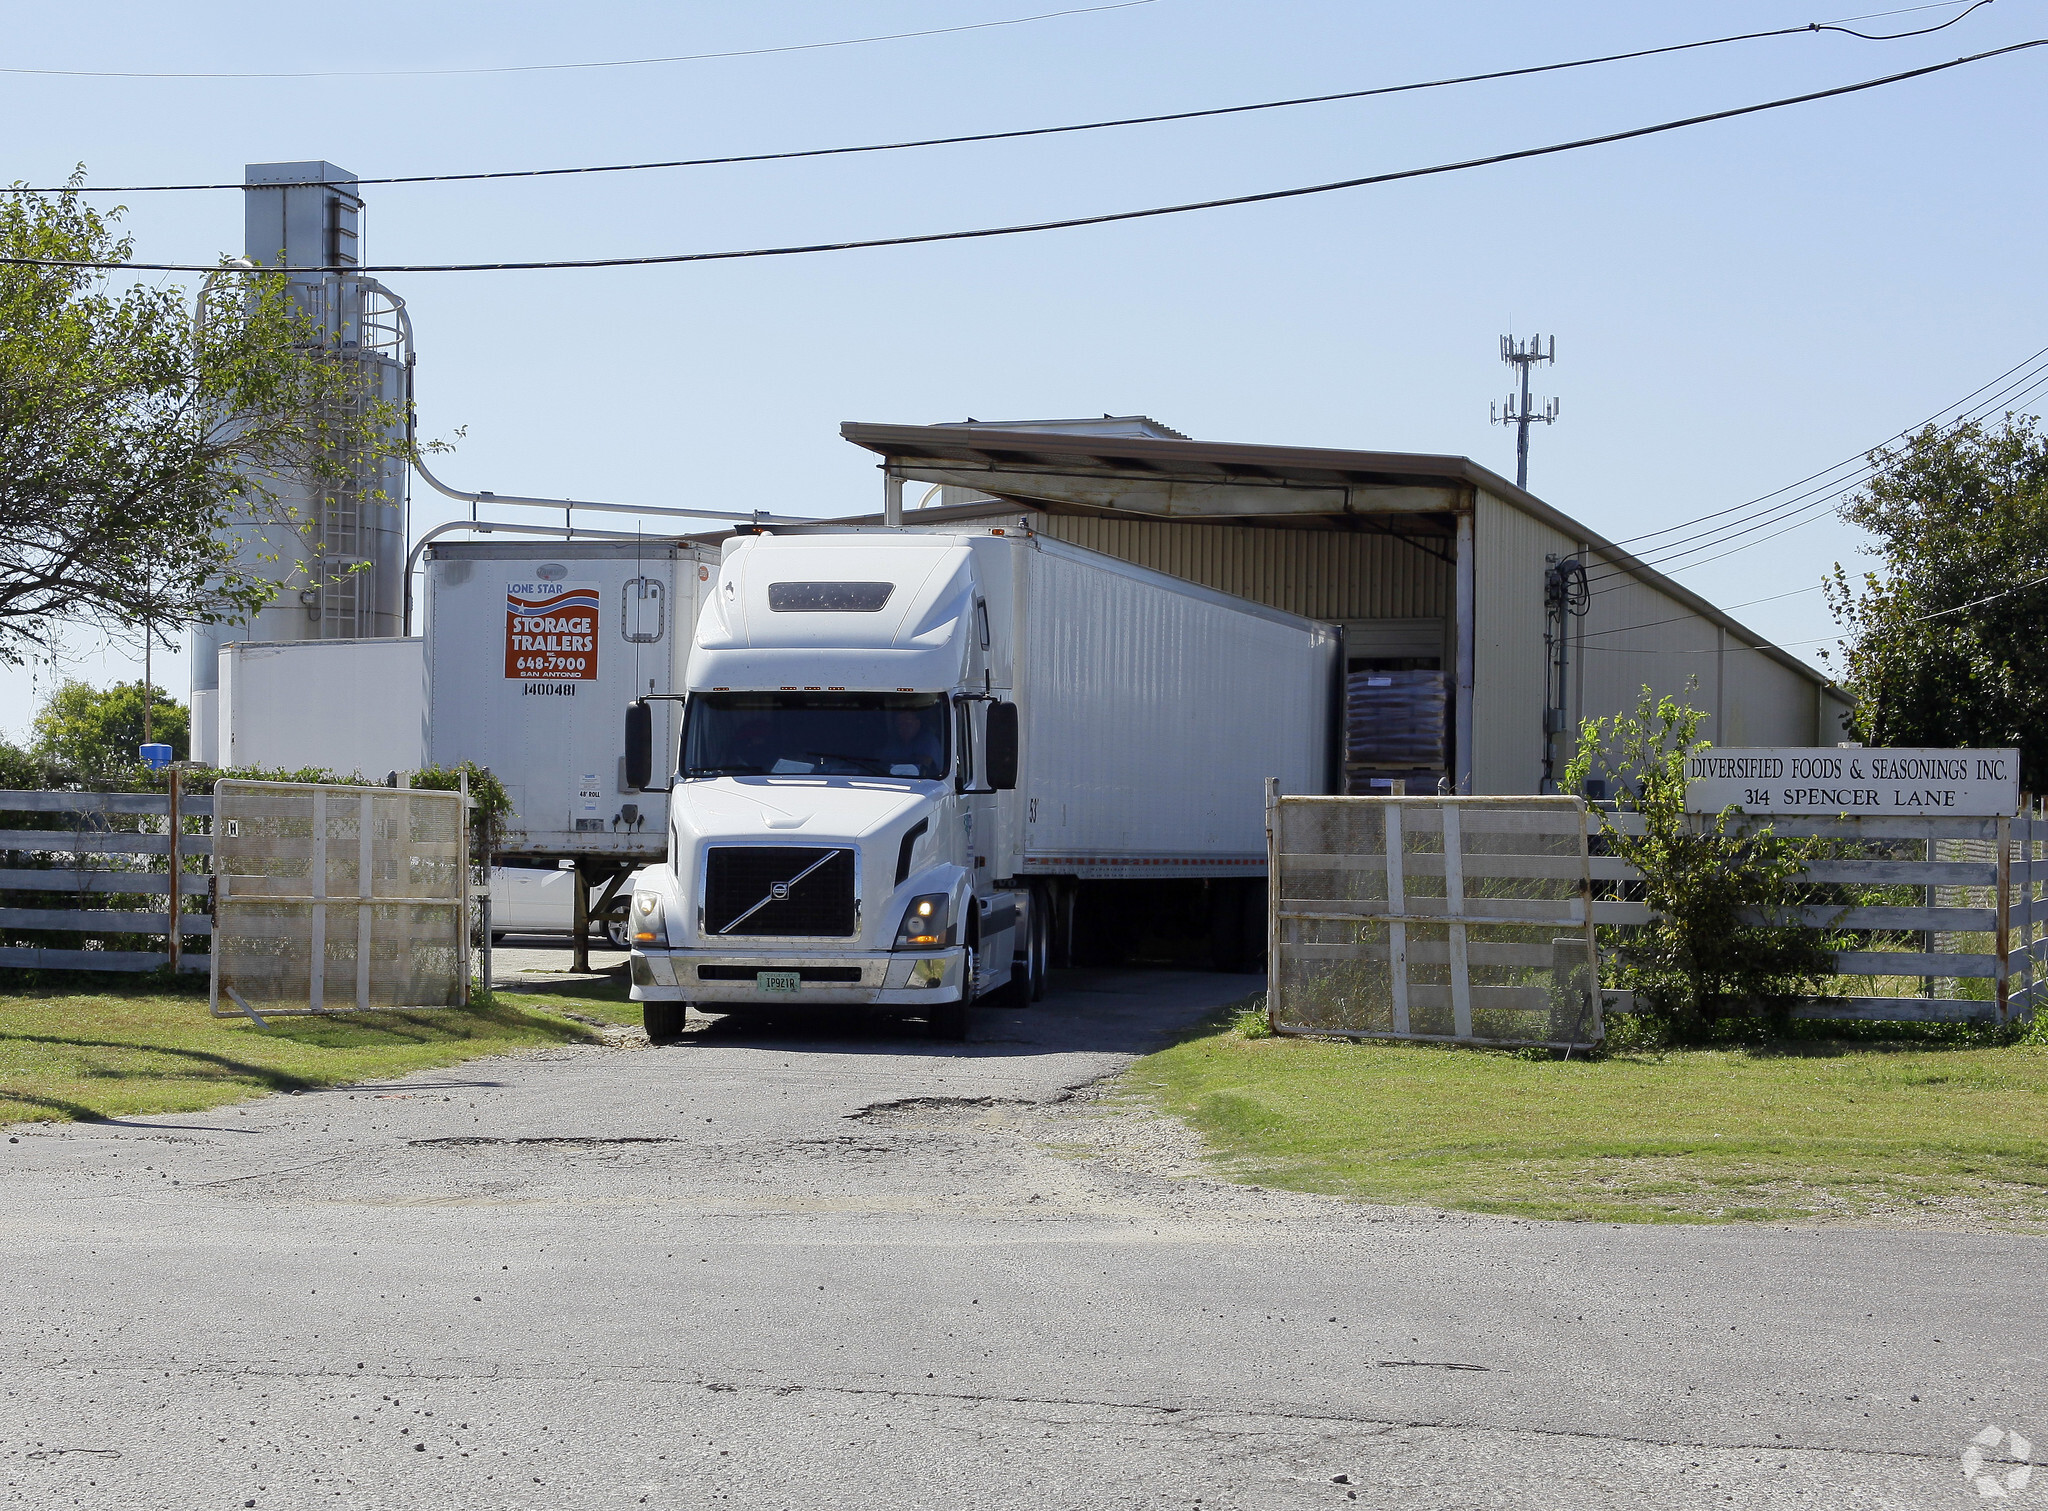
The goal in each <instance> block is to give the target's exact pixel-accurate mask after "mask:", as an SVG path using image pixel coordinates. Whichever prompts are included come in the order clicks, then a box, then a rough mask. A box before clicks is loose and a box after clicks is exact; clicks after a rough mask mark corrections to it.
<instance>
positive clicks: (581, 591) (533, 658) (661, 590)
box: [426, 539, 718, 879]
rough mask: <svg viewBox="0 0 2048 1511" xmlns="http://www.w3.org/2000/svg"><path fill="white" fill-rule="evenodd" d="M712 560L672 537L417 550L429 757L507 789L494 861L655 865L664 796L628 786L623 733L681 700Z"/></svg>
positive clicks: (586, 873) (662, 836) (662, 845)
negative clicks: (647, 703)
mask: <svg viewBox="0 0 2048 1511" xmlns="http://www.w3.org/2000/svg"><path fill="white" fill-rule="evenodd" d="M717 561H718V555H717V552H716V551H712V550H706V549H704V548H701V547H698V546H695V545H692V544H690V543H689V542H686V541H677V540H672V539H658V540H649V541H645V542H639V541H559V542H541V543H535V542H533V541H512V542H498V541H460V542H439V543H436V544H434V545H432V546H430V547H429V548H428V549H427V553H426V577H427V590H426V605H427V610H426V644H427V693H428V716H427V755H428V759H429V760H430V761H431V762H432V763H433V764H436V765H443V766H446V765H453V764H455V763H456V762H459V761H465V760H467V761H474V762H476V763H477V764H478V765H480V766H488V767H489V768H490V769H491V771H492V773H493V775H495V776H496V777H497V778H498V780H499V781H500V782H502V783H503V784H504V786H505V790H506V794H507V795H508V796H509V797H510V798H511V800H512V806H513V809H514V812H515V814H516V817H515V819H514V821H513V824H512V828H511V832H510V833H509V834H508V835H507V837H506V842H505V845H504V847H503V853H507V854H513V855H528V856H537V857H559V858H563V859H574V860H579V861H581V862H584V863H585V864H584V869H583V870H581V871H579V872H578V875H579V876H582V877H584V878H586V879H591V878H594V877H599V876H603V875H605V874H611V875H620V874H623V871H624V870H625V869H626V868H628V867H630V866H631V865H633V864H638V863H641V862H645V861H649V860H654V859H658V858H660V857H661V856H662V855H663V854H664V853H665V851H666V849H667V832H666V828H665V820H666V815H667V801H666V798H665V796H664V795H663V794H662V793H660V792H653V793H645V792H642V791H640V790H639V788H637V787H629V786H627V785H626V782H625V775H624V762H623V758H622V757H621V755H620V747H619V725H620V720H621V719H622V717H623V715H624V711H625V708H626V705H627V704H628V703H630V702H632V701H633V700H634V699H636V698H643V697H645V696H647V695H648V694H650V693H653V694H657V695H659V694H666V693H671V692H675V691H679V690H680V689H681V688H682V686H683V675H684V669H685V667H686V666H687V664H688V661H689V652H690V627H691V626H692V625H693V624H695V623H696V619H697V605H698V601H699V594H700V592H701V591H702V590H703V589H705V588H706V587H708V585H709V582H710V578H711V575H712V572H713V571H714V569H715V568H716V565H717ZM672 706H673V705H668V704H657V705H656V709H657V723H661V722H662V720H663V719H664V718H665V717H666V716H667V713H668V710H669V709H670V708H671V707H672Z"/></svg>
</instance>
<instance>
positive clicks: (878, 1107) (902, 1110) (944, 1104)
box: [846, 1097, 1045, 1123]
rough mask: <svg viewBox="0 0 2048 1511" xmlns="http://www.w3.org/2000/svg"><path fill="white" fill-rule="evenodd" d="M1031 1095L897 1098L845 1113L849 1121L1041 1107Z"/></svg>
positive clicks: (874, 1121) (887, 1119) (886, 1120)
mask: <svg viewBox="0 0 2048 1511" xmlns="http://www.w3.org/2000/svg"><path fill="white" fill-rule="evenodd" d="M1043 1105H1045V1104H1044V1103H1042V1102H1034V1101H1032V1100H1031V1099H1030V1098H1029V1097H898V1098H896V1099H895V1100H894V1101H889V1102H870V1103H868V1105H867V1106H865V1107H863V1108H861V1109H860V1110H859V1111H858V1112H849V1113H847V1114H846V1119H847V1121H848V1122H862V1123H878V1122H879V1123H886V1122H911V1121H916V1120H918V1119H921V1118H928V1117H930V1116H932V1115H933V1114H934V1113H940V1114H944V1113H948V1112H958V1113H968V1112H988V1111H990V1110H992V1109H994V1108H997V1107H1040V1106H1043Z"/></svg>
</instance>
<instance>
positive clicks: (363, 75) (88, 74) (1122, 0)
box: [0, 0, 1969, 79]
mask: <svg viewBox="0 0 2048 1511" xmlns="http://www.w3.org/2000/svg"><path fill="white" fill-rule="evenodd" d="M1153 3H1155V0H1115V3H1114V4H1110V5H1085V6H1081V7H1079V8H1078V9H1074V10H1054V11H1045V12H1042V13H1041V14H1039V15H1035V16H1014V17H1012V18H1010V19H1009V20H1007V21H976V22H973V23H972V24H970V25H967V26H935V27H932V28H930V29H929V30H926V31H898V32H886V33H883V34H882V35H880V36H874V37H842V38H840V39H838V40H837V41H832V42H793V43H790V44H789V45H787V46H784V47H748V48H742V49H740V50H738V51H735V52H693V53H678V54H676V55H674V56H672V57H663V58H613V59H608V60H605V61H602V62H597V63H510V64H501V65H496V66H485V67H479V68H372V69H333V70H327V71H322V72H313V73H146V72H140V71H128V70H117V69H84V68H0V73H13V74H34V75H38V76H41V77H44V78H61V79H432V78H449V77H453V76H457V75H472V74H494V73H563V72H567V71H570V70H573V69H582V68H647V67H651V66H653V65H655V64H659V63H704V62H710V61H712V60H714V59H718V58H761V57H767V56H769V55H770V54H772V53H785V52H818V51H822V50H823V49H826V48H832V47H865V46H867V45H868V44H870V43H873V42H903V41H908V40H909V39H911V38H914V37H944V36H950V35H951V34H953V33H955V32H963V31H988V30H990V29H991V28H994V27H999V26H1025V25H1028V24H1029V23H1031V22H1033V21H1053V20H1057V19H1059V18H1060V17H1062V16H1092V15H1095V14H1097V13H1098V12H1101V11H1111V10H1129V9H1131V8H1132V7H1133V6H1138V5H1151V4H1153ZM1968 14H1969V12H1968V11H1964V12H1963V15H1964V16H1967V15H1968ZM1956 19H1957V20H1958V21H1960V20H1961V19H1962V16H1958V17H1957V18H1956ZM1909 35H1910V34H1909Z"/></svg>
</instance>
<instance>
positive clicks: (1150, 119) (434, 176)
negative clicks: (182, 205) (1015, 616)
mask: <svg viewBox="0 0 2048 1511" xmlns="http://www.w3.org/2000/svg"><path fill="white" fill-rule="evenodd" d="M1989 4H1991V0H1976V3H1975V4H1973V5H1971V6H1970V8H1969V10H1966V11H1964V12H1963V13H1962V15H1959V16H1955V17H1952V18H1951V19H1949V20H1947V21H1944V22H1942V23H1941V25H1940V26H1930V27H1926V28H1924V29H1922V30H1920V31H1910V32H1898V33H1895V34H1892V35H1890V36H1870V35H1867V34H1866V33H1863V32H1856V31H1850V30H1849V29H1848V28H1847V27H1845V26H1839V25H1836V24H1835V23H1833V22H1825V21H1814V22H1809V23H1808V24H1807V25H1804V26H1784V27H1779V28H1778V29H1777V30H1775V31H1753V32H1740V33H1736V34H1734V35H1731V36H1726V37H1709V38H1706V39H1705V40H1703V41H1698V42H1676V43H1672V44H1671V45H1669V46H1666V47H1646V48H1640V49H1638V50H1636V51H1634V52H1618V53H1608V54H1606V55H1604V56H1601V57H1597V58H1576V59H1573V60H1571V61H1569V62H1564V63H1539V64H1534V65H1532V66H1529V67H1526V68H1506V69H1500V70H1497V71H1496V72H1493V73H1473V74H1461V75H1459V76H1457V77H1455V78H1448V79H1429V80H1426V81H1423V82H1421V83H1413V84H1386V85H1381V86H1379V87H1377V88H1373V89H1350V90H1345V91H1342V92H1341V93H1337V94H1311V95H1298V96H1295V97H1293V98H1291V99H1285V100H1262V101H1259V102H1257V103H1255V104H1250V105H1217V106H1212V107H1210V108H1208V109H1203V110H1179V111H1173V112H1170V113H1167V114H1164V115H1134V116H1123V117H1120V118H1118V119H1115V120H1107V121H1083V122H1080V123H1078V124H1073V125H1065V126H1029V127H1024V128H1021V129H1019V130H1016V131H983V132H976V133H974V134H972V135H966V136H932V137H919V138H916V139H913V140H910V141H902V142H874V143H869V144H867V145H864V146H856V147H808V148H802V149H798V150H794V151H789V152H750V153H741V154H736V155H732V156H727V157H688V158H673V159H668V160H664V161H659V162H645V163H603V164H598V165H595V166H591V167H580V168H508V169H503V170H500V171H497V172H488V173H414V174H402V175H396V176H390V177H385V178H355V179H350V180H349V181H348V184H347V187H350V188H360V187H364V186H366V185H376V184H457V183H475V182H479V181H482V180H490V179H506V178H563V177H574V176H582V175H589V174H597V173H645V172H649V171H652V170H656V169H668V168H717V167H730V166H734V165H737V164H742V163H780V162H790V161H794V160H796V159H800V158H813V157H847V156H853V155H856V154H860V153H869V152H905V151H910V150H913V149H916V148H923V147H957V146H963V145H966V144H969V143H975V142H1010V141H1018V140H1022V139H1024V138H1027V137H1040V136H1065V135H1070V134H1072V133H1075V132H1081V131H1111V130H1119V129H1122V128H1124V127H1128V126H1156V125H1161V124H1164V123H1167V122H1172V121H1197V120H1206V119H1211V118H1214V117H1217V116H1226V115H1249V114H1252V113H1254V112H1257V111H1263V110H1288V109H1292V108H1294V107H1295V106H1299V105H1327V104H1331V103H1333V102H1336V101H1339V100H1364V99H1372V98H1375V97H1377V96H1380V95H1392V94H1409V93H1413V92H1414V91H1416V90H1423V89H1446V88H1450V87H1452V86H1454V85H1461V84H1483V83H1488V82H1491V81H1493V80H1497V79H1516V78H1524V77H1527V76H1529V75H1532V74H1542V73H1557V72H1560V71H1562V70H1565V69H1572V68H1591V67H1594V66H1596V65H1599V64H1603V63H1622V62H1628V61H1630V60H1633V59H1636V58H1651V57H1656V56H1658V55H1660V54H1663V53H1674V52H1689V51H1692V50H1694V49H1697V48H1702V47H1721V46H1724V45H1726V44H1728V43H1731V42H1753V41H1756V40H1758V39H1761V38H1768V37H1789V36H1798V35H1801V34H1804V33H1812V32H1824V31H1838V32H1843V33H1845V34H1847V35H1849V36H1852V37H1862V38H1863V39H1864V40H1865V41H1871V42H1892V41H1898V40H1900V39H1902V38H1905V37H1922V36H1926V35H1927V34H1928V33H1929V32H1936V31H1942V30H1944V29H1946V28H1948V27H1951V26H1954V25H1955V24H1956V23H1957V22H1958V21H1961V20H1963V19H1964V17H1966V16H1968V15H1969V14H1970V12H1971V11H1974V10H1977V9H1979V8H1980V7H1982V6H1985V5H1989ZM1058 14H1061V15H1067V14H1074V13H1072V12H1065V11H1062V12H1059V13H1058ZM1026 19H1037V18H1026ZM991 24H997V25H1014V24H1016V23H1013V22H1000V23H991ZM915 35H923V33H916V34H915ZM817 45H823V46H836V45H839V44H817ZM565 66H584V65H565ZM588 66H593V67H594V66H599V65H588ZM6 71H7V70H5V69H0V73H4V72H6ZM272 187H275V186H274V185H270V184H248V183H220V184H126V185H108V186H100V185H92V186H86V185H79V186H78V187H77V188H76V190H75V191H70V190H67V189H64V188H30V187H27V186H23V185H12V186H0V193H7V194H61V193H65V192H77V193H82V194H163V193H184V192H188V191H191V190H203V189H244V190H246V189H251V188H257V189H266V188H272Z"/></svg>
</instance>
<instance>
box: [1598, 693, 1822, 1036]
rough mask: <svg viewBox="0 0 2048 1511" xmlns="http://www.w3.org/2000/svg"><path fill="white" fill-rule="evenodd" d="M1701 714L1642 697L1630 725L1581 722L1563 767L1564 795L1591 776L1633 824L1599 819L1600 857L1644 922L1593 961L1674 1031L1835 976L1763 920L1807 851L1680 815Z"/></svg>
mask: <svg viewBox="0 0 2048 1511" xmlns="http://www.w3.org/2000/svg"><path fill="white" fill-rule="evenodd" d="M1705 719H1706V715H1705V714H1704V713H1702V712H1701V711H1700V710H1699V709H1696V708H1692V707H1689V706H1687V705H1686V704H1683V703H1681V702H1679V701H1678V700H1677V699H1675V698H1669V697H1665V698H1659V697H1657V696H1656V695H1655V694H1653V693H1652V692H1651V691H1650V689H1649V688H1647V687H1645V688H1644V689H1643V690H1642V695H1641V697H1640V698H1639V699H1638V701H1637V704H1636V710H1635V712H1634V713H1633V714H1617V715H1615V716H1614V718H1612V719H1588V720H1586V721H1585V723H1584V724H1583V725H1581V726H1580V730H1579V748H1578V752H1577V753H1576V754H1575V755H1574V756H1573V757H1572V760H1571V764H1570V765H1569V766H1567V767H1566V768H1565V774H1564V786H1565V790H1566V791H1568V792H1578V793H1583V792H1584V791H1585V790H1586V779H1587V778H1588V777H1590V776H1592V775H1593V774H1594V768H1595V767H1596V766H1598V767H1600V768H1601V773H1602V775H1604V776H1605V778H1606V779H1607V784H1608V785H1607V790H1608V791H1609V792H1612V793H1614V794H1615V807H1616V808H1617V809H1619V810H1620V811H1622V812H1627V813H1636V814H1640V815H1641V816H1642V820H1643V831H1644V832H1643V833H1641V834H1625V833H1623V832H1621V830H1620V829H1619V828H1617V827H1616V826H1615V825H1613V824H1612V823H1611V822H1609V821H1608V820H1607V819H1606V817H1605V815H1604V814H1603V815H1602V830H1603V838H1604V840H1605V842H1606V845H1607V849H1608V852H1609V853H1610V854H1613V855H1618V856H1620V857H1621V858H1622V859H1623V860H1625V861H1627V862H1628V863H1629V864H1630V865H1632V866H1634V867H1635V868H1636V869H1637V870H1638V871H1640V872H1641V873H1642V876H1643V897H1642V900H1643V901H1644V902H1645V903H1647V904H1648V905H1649V908H1650V913H1651V917H1650V921H1649V922H1648V923H1645V924H1639V925H1636V926H1634V927H1632V928H1630V929H1628V930H1626V931H1623V930H1612V931H1607V932H1608V933H1609V934H1610V938H1609V939H1608V940H1607V941H1606V942H1605V944H1604V953H1605V954H1606V955H1607V958H1608V959H1610V960H1611V961H1613V962H1614V965H1615V972H1614V975H1615V985H1617V986H1621V987H1624V988H1628V989H1631V990H1634V991H1635V992H1636V993H1637V994H1638V995H1640V996H1642V997H1643V998H1645V999H1647V1001H1648V1002H1649V1004H1650V1006H1651V1007H1652V1008H1653V1009H1654V1010H1655V1011H1656V1012H1658V1013H1659V1014H1662V1015H1663V1016H1664V1017H1666V1018H1667V1019H1669V1020H1670V1021H1671V1022H1672V1024H1673V1025H1674V1026H1675V1027H1677V1028H1678V1029H1679V1030H1680V1031H1682V1032H1697V1031H1698V1030H1699V1029H1701V1028H1703V1027H1704V1026H1705V1025H1707V1024H1710V1023H1713V1022H1715V1021H1716V1020H1718V1019H1720V1018H1724V1017H1729V1016H1733V1015H1740V1014H1745V1013H1751V1012H1755V1011H1757V1010H1758V1009H1760V1008H1761V1009H1764V1010H1766V1011H1775V1010H1779V1009H1782V1008H1784V1007H1786V1006H1787V1005H1788V1004H1789V1003H1790V1002H1791V1000H1792V999H1794V998H1797V997H1800V996H1805V995H1809V994H1811V993H1812V992H1813V991H1814V990H1815V989H1816V988H1817V987H1818V985H1819V983H1820V978H1821V977H1823V976H1826V975H1828V974H1830V973H1831V972H1832V971H1833V968H1834V959H1833V956H1832V955H1831V954H1830V953H1829V951H1828V949H1827V945H1826V940H1825V938H1824V937H1823V936H1822V935H1821V934H1819V933H1818V932H1817V931H1815V930H1813V929H1810V928H1806V927H1803V926H1801V925H1798V924H1791V923H1772V922H1766V921H1760V920H1769V919H1775V918H1782V917H1785V916H1787V915H1786V910H1787V909H1789V908H1791V907H1792V906H1793V905H1794V904H1795V903H1796V902H1797V901H1798V892H1797V884H1798V877H1799V874H1800V872H1801V870H1802V869H1803V868H1804V865H1805V862H1806V860H1807V859H1808V858H1809V857H1810V856H1811V855H1812V854H1813V853H1814V844H1815V842H1813V841H1810V840H1809V841H1797V840H1789V839H1784V838H1782V837H1779V836H1777V835H1774V834H1772V833H1771V831H1770V830H1769V829H1768V828H1764V829H1756V828H1752V827H1750V826H1749V825H1748V823H1747V821H1746V820H1745V819H1744V818H1743V816H1742V815H1741V813H1740V812H1739V811H1737V810H1736V809H1734V808H1728V809H1724V810H1723V811H1722V812H1720V813H1718V814H1688V813H1687V812H1686V808H1685V761H1686V757H1687V756H1689V755H1691V754H1693V753H1694V752H1695V751H1699V750H1704V749H1706V748H1707V742H1706V741H1705V740H1703V739H1701V738H1700V737H1699V728H1700V725H1701V723H1702V722H1704V721H1705Z"/></svg>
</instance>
